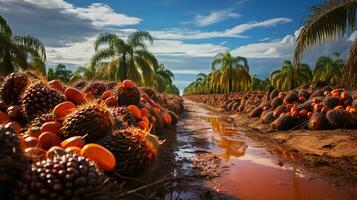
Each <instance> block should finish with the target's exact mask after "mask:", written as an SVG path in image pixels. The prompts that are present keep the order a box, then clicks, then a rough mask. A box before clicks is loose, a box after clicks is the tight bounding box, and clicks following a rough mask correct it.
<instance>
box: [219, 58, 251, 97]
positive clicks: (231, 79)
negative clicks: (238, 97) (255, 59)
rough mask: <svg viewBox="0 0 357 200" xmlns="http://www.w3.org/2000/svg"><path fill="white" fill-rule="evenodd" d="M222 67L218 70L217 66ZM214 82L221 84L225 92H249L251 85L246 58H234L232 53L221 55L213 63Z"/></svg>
mask: <svg viewBox="0 0 357 200" xmlns="http://www.w3.org/2000/svg"><path fill="white" fill-rule="evenodd" d="M217 64H220V65H221V67H220V68H219V69H218V70H216V65H217ZM212 71H214V74H215V75H216V76H214V78H213V81H214V82H216V84H217V83H219V84H220V87H222V89H223V90H224V91H225V92H228V93H230V92H232V91H233V89H234V90H238V91H241V90H247V89H248V88H249V85H250V76H249V66H248V61H247V59H246V58H244V57H240V56H237V57H233V56H232V55H231V53H229V52H225V53H219V54H217V55H216V56H215V57H214V58H213V61H212Z"/></svg>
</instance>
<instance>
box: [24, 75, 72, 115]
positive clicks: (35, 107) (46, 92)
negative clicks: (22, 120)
mask: <svg viewBox="0 0 357 200" xmlns="http://www.w3.org/2000/svg"><path fill="white" fill-rule="evenodd" d="M65 100H66V97H65V96H64V95H63V94H62V93H61V92H59V91H58V90H56V89H52V88H50V87H49V86H47V85H46V84H45V83H43V82H37V83H34V84H32V85H31V86H30V87H28V88H27V89H26V91H25V94H24V96H23V97H22V99H21V101H22V105H23V109H24V115H25V116H26V118H27V119H29V120H31V119H33V118H34V117H36V116H37V115H40V114H44V113H48V112H49V111H50V110H51V109H53V108H54V107H55V106H56V105H57V104H59V103H61V102H64V101H65Z"/></svg>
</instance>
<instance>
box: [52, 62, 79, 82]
mask: <svg viewBox="0 0 357 200" xmlns="http://www.w3.org/2000/svg"><path fill="white" fill-rule="evenodd" d="M72 74H73V73H72V71H71V70H67V69H66V66H65V65H63V64H58V65H57V66H56V68H55V69H53V68H49V69H48V72H47V78H48V80H53V79H59V80H61V81H63V82H65V83H68V82H69V81H70V80H71V77H72Z"/></svg>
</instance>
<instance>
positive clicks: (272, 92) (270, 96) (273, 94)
mask: <svg viewBox="0 0 357 200" xmlns="http://www.w3.org/2000/svg"><path fill="white" fill-rule="evenodd" d="M278 95H279V91H278V90H277V89H274V90H273V91H271V93H270V95H269V100H270V101H272V100H273V99H274V98H275V97H277V96H278Z"/></svg>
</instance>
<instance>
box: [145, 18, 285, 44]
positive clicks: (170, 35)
mask: <svg viewBox="0 0 357 200" xmlns="http://www.w3.org/2000/svg"><path fill="white" fill-rule="evenodd" d="M288 22H291V19H289V18H273V19H268V20H264V21H260V22H249V23H245V24H240V25H236V26H234V27H233V28H230V29H226V30H224V31H208V32H202V31H198V30H186V29H184V30H183V29H176V28H175V29H166V30H162V31H150V32H151V33H152V35H153V36H154V37H155V38H158V39H174V40H194V39H209V38H219V37H232V38H247V36H243V35H241V34H242V33H244V32H246V31H248V30H251V29H254V28H267V27H274V26H277V25H278V24H284V23H288Z"/></svg>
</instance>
